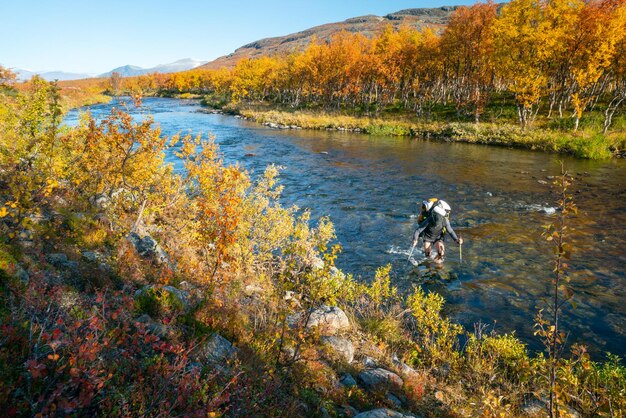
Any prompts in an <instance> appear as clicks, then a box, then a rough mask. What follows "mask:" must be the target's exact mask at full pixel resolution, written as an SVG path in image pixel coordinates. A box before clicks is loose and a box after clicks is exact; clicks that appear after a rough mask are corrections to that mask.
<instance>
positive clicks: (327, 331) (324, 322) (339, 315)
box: [287, 305, 350, 335]
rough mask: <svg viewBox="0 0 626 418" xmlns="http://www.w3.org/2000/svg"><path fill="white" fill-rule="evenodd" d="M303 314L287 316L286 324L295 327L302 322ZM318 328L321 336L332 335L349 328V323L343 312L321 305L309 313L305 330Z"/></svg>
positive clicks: (334, 307)
mask: <svg viewBox="0 0 626 418" xmlns="http://www.w3.org/2000/svg"><path fill="white" fill-rule="evenodd" d="M304 319H305V318H304V312H299V313H297V314H293V315H289V316H288V317H287V323H288V324H289V326H291V327H295V326H297V325H298V324H299V323H302V322H303V321H304ZM315 327H317V328H319V329H320V332H321V334H322V335H334V334H336V333H337V332H338V331H341V330H345V329H347V328H349V327H350V321H349V320H348V316H347V315H346V313H345V312H344V311H342V310H341V309H340V308H338V307H336V306H327V305H322V306H320V307H319V308H317V309H315V310H313V311H312V312H311V316H310V317H309V322H308V323H307V329H311V328H315Z"/></svg>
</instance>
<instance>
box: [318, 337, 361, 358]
mask: <svg viewBox="0 0 626 418" xmlns="http://www.w3.org/2000/svg"><path fill="white" fill-rule="evenodd" d="M321 340H322V342H323V343H324V344H326V345H327V346H328V347H329V348H330V349H331V350H332V351H333V352H334V353H336V354H338V355H339V356H340V357H341V358H342V359H343V360H345V361H346V362H347V363H352V361H353V360H354V345H353V344H352V342H351V341H350V340H348V339H346V338H340V337H334V336H329V337H322V338H321Z"/></svg>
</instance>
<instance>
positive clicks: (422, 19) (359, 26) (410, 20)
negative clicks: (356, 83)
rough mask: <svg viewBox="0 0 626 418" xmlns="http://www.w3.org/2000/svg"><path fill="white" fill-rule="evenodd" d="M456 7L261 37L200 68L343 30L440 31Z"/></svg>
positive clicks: (296, 46)
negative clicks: (413, 29)
mask: <svg viewBox="0 0 626 418" xmlns="http://www.w3.org/2000/svg"><path fill="white" fill-rule="evenodd" d="M456 9H457V6H443V7H438V8H431V9H428V8H419V9H405V10H400V11H398V12H395V13H390V14H388V15H385V16H374V15H367V16H360V17H353V18H350V19H347V20H344V21H343V22H336V23H327V24H325V25H320V26H315V27H313V28H310V29H306V30H303V31H301V32H297V33H292V34H289V35H285V36H277V37H274V38H265V39H260V40H258V41H255V42H251V43H249V44H246V45H244V46H242V47H240V48H237V49H236V50H235V52H233V53H232V54H228V55H224V56H222V57H219V58H217V59H216V60H214V61H211V62H208V63H206V64H204V65H203V66H201V67H200V68H205V69H218V68H221V67H226V68H232V67H233V66H235V64H236V63H237V62H238V61H239V60H241V59H244V58H257V57H260V56H264V55H275V54H283V53H289V52H293V51H301V50H303V49H304V48H306V47H307V46H308V45H309V44H310V43H311V40H312V39H313V38H314V37H315V38H317V39H318V40H328V39H330V37H331V36H332V35H333V34H335V33H337V32H341V31H348V32H355V33H356V32H358V33H362V34H364V35H365V36H371V35H373V34H375V33H377V32H380V31H382V30H383V29H384V28H385V27H387V26H388V25H391V26H393V27H394V28H399V27H400V26H402V25H406V26H410V27H415V28H418V29H421V28H425V27H431V28H433V29H435V30H441V29H442V28H443V26H444V25H445V24H446V23H447V21H448V19H449V17H450V14H451V13H452V12H453V11H454V10H456Z"/></svg>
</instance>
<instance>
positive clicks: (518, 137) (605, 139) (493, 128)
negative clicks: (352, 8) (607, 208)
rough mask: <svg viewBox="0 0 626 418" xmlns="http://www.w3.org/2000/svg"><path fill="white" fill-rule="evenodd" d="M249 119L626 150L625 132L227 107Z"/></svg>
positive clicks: (550, 147)
mask: <svg viewBox="0 0 626 418" xmlns="http://www.w3.org/2000/svg"><path fill="white" fill-rule="evenodd" d="M229 111H231V112H233V113H235V114H239V115H241V116H243V117H244V118H246V119H248V120H252V121H255V122H258V123H262V124H265V125H267V126H270V127H274V128H277V129H289V128H300V129H314V130H336V131H349V132H361V133H365V134H369V135H388V136H409V137H415V138H420V139H425V140H431V139H432V140H441V141H448V142H467V143H474V144H487V145H497V146H504V147H515V148H523V149H530V150H539V151H545V152H556V153H564V154H571V155H574V156H576V157H579V158H588V159H593V160H600V159H608V158H611V157H624V156H626V151H625V149H626V134H625V133H623V132H615V133H611V134H608V135H603V134H600V133H597V132H590V131H586V130H581V131H579V132H576V133H572V132H563V131H557V130H549V129H541V128H531V129H527V130H523V129H521V128H520V127H519V126H517V125H513V124H507V123H488V122H482V123H478V124H476V123H472V122H450V123H445V122H429V121H420V120H417V119H415V118H407V117H404V118H402V117H400V118H397V117H396V118H394V117H384V118H371V117H359V116H348V115H341V114H334V113H328V112H307V111H294V112H289V111H282V110H256V109H249V108H240V109H239V108H231V109H229Z"/></svg>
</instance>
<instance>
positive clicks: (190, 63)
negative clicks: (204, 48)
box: [98, 58, 206, 77]
mask: <svg viewBox="0 0 626 418" xmlns="http://www.w3.org/2000/svg"><path fill="white" fill-rule="evenodd" d="M205 63H206V61H198V60H194V59H191V58H185V59H182V60H178V61H174V62H171V63H169V64H160V65H157V66H156V67H152V68H142V67H137V66H136V65H124V66H122V67H117V68H114V69H112V70H111V71H108V72H106V73H103V74H100V75H99V76H98V77H110V76H111V74H113V73H119V74H120V75H121V76H122V77H132V76H137V75H142V74H149V73H176V72H178V71H186V70H191V69H193V68H196V67H198V66H200V65H202V64H205Z"/></svg>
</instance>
